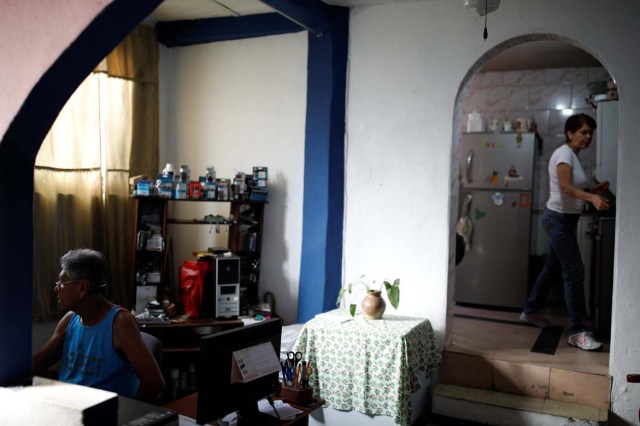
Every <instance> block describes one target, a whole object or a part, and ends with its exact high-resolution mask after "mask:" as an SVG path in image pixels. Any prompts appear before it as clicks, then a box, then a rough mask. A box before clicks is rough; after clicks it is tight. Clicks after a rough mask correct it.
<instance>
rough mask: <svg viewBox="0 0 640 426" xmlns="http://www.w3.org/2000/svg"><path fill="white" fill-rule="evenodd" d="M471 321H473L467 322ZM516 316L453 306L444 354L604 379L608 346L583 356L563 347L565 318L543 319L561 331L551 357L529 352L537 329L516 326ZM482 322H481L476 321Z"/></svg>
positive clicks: (582, 353) (585, 352)
mask: <svg viewBox="0 0 640 426" xmlns="http://www.w3.org/2000/svg"><path fill="white" fill-rule="evenodd" d="M470 317H473V318H470ZM518 317H519V313H516V312H504V311H493V310H485V309H477V308H468V307H461V306H456V307H455V308H454V318H453V342H452V344H451V345H450V346H449V347H447V348H446V350H447V351H450V352H457V353H462V354H470V355H480V356H483V357H486V358H491V359H494V360H504V361H511V362H521V363H526V364H531V365H538V366H543V367H551V368H557V369H562V370H569V371H577V372H583V373H593V374H601V375H607V374H608V372H609V342H608V341H606V342H603V343H604V350H602V351H600V352H587V351H582V350H579V349H576V348H574V347H571V346H569V345H568V344H567V338H568V333H567V331H566V328H567V327H566V323H567V318H566V315H563V314H562V312H560V313H559V314H558V315H555V316H551V315H547V319H548V320H549V321H550V322H551V323H552V324H553V325H557V326H563V327H564V328H565V330H564V332H563V334H562V337H561V338H560V342H559V344H558V347H557V350H556V352H555V354H554V355H547V354H541V353H536V352H531V348H532V346H533V344H534V343H535V342H536V339H538V336H539V335H540V329H538V328H535V327H530V326H527V325H525V324H522V323H520V321H519V320H518ZM476 318H482V319H476Z"/></svg>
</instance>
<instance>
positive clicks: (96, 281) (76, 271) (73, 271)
mask: <svg viewBox="0 0 640 426" xmlns="http://www.w3.org/2000/svg"><path fill="white" fill-rule="evenodd" d="M60 266H61V267H62V268H63V269H64V270H65V271H66V272H67V275H69V278H71V279H72V280H74V281H77V280H82V279H86V280H88V281H89V282H90V283H91V291H92V292H93V293H100V294H102V293H103V290H104V287H106V286H107V281H106V280H107V259H106V258H105V256H104V254H102V253H100V252H99V251H96V250H92V249H88V248H79V249H73V250H69V251H68V252H67V253H66V254H65V255H64V256H62V257H61V258H60Z"/></svg>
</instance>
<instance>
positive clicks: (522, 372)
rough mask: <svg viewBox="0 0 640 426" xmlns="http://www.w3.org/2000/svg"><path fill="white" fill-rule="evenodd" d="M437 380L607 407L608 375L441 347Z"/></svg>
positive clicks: (608, 396) (532, 396)
mask: <svg viewBox="0 0 640 426" xmlns="http://www.w3.org/2000/svg"><path fill="white" fill-rule="evenodd" d="M438 383H440V384H444V385H454V386H462V387H465V388H474V389H478V390H484V391H496V392H501V393H505V394H511V395H518V396H524V397H531V398H538V399H540V400H551V401H557V402H566V403H572V404H578V405H585V406H589V407H593V408H595V409H597V410H601V409H604V410H607V409H608V408H609V405H610V388H611V378H610V376H608V375H602V374H594V373H590V372H581V371H572V370H568V369H563V368H560V367H553V366H550V365H536V364H533V363H525V362H516V361H505V360H500V359H493V358H488V357H485V356H481V355H472V354H466V353H458V352H451V351H448V350H445V351H444V353H443V363H442V365H441V367H440V371H439V378H438Z"/></svg>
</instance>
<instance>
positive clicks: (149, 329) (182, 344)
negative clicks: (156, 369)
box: [138, 318, 244, 353]
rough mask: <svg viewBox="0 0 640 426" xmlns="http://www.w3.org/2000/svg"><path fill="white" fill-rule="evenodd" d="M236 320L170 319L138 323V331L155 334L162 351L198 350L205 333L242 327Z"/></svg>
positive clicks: (239, 321) (238, 320)
mask: <svg viewBox="0 0 640 426" xmlns="http://www.w3.org/2000/svg"><path fill="white" fill-rule="evenodd" d="M243 324H244V323H243V322H242V320H240V319H237V320H213V319H208V318H188V319H185V320H180V321H173V320H172V321H171V324H138V327H139V328H140V331H144V332H145V333H149V334H152V335H154V336H156V337H157V338H158V339H160V341H161V342H162V350H163V352H165V353H167V352H198V351H200V338H201V337H202V336H204V335H207V334H212V333H217V332H219V331H224V330H228V329H231V328H236V327H242V326H243Z"/></svg>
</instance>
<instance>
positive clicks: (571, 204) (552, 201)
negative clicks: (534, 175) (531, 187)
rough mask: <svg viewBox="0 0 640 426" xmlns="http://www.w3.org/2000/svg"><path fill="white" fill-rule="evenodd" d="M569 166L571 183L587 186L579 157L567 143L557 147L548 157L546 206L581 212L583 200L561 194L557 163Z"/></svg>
mask: <svg viewBox="0 0 640 426" xmlns="http://www.w3.org/2000/svg"><path fill="white" fill-rule="evenodd" d="M563 163H564V164H568V165H569V166H571V179H572V181H573V182H572V184H573V186H575V187H578V188H584V187H586V186H588V179H587V176H586V175H585V173H584V169H583V168H582V164H580V159H579V158H578V156H577V155H576V153H575V152H573V150H572V149H571V148H570V147H569V145H568V144H566V143H565V144H562V146H560V147H558V148H557V149H556V150H555V151H553V154H551V158H550V159H549V201H547V208H548V209H549V210H553V211H554V212H557V213H571V214H581V213H582V210H583V209H584V201H583V200H579V199H577V198H574V197H572V196H570V195H567V194H563V193H562V191H561V190H560V183H559V181H558V164H563Z"/></svg>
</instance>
